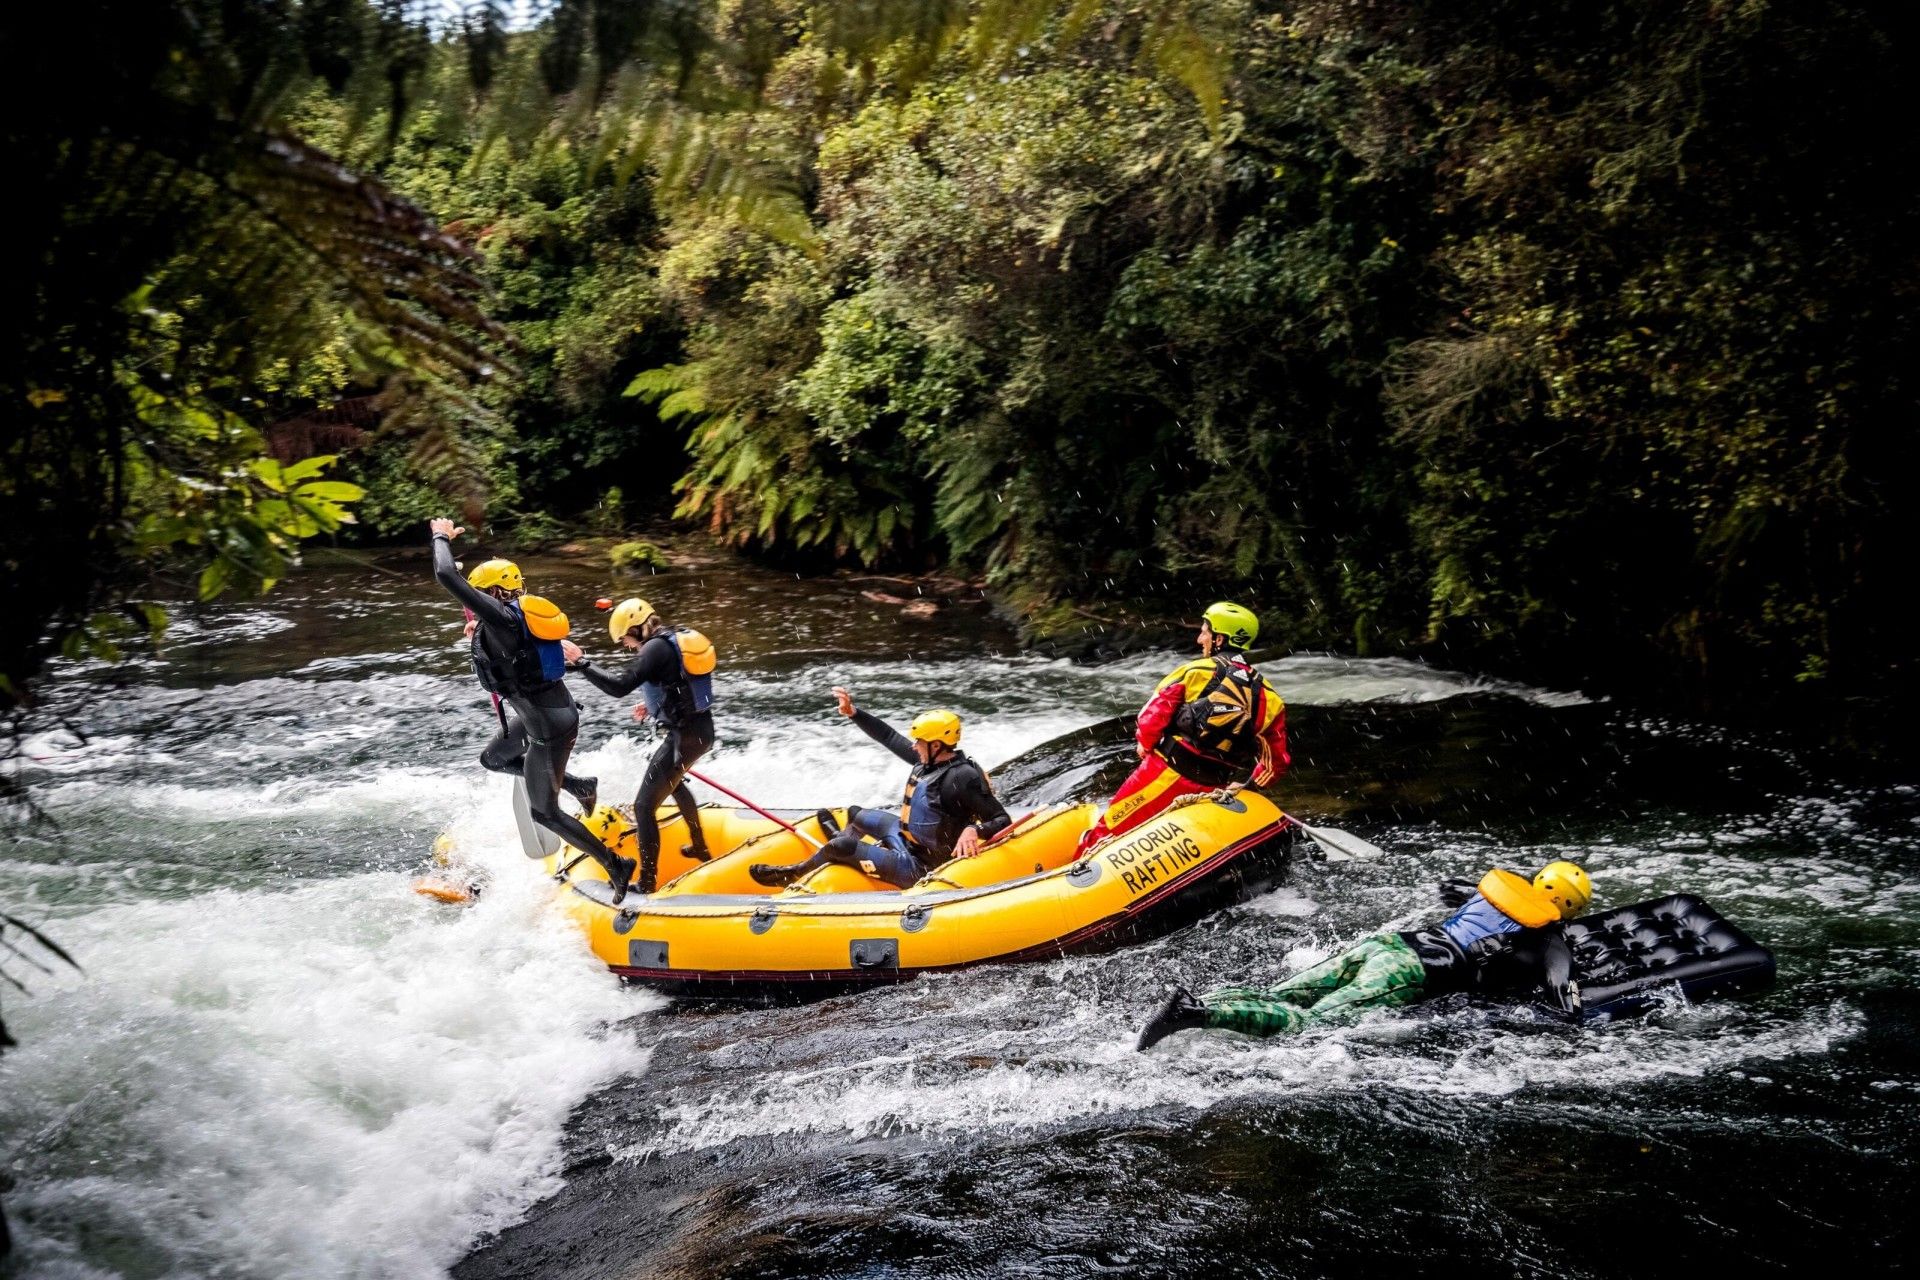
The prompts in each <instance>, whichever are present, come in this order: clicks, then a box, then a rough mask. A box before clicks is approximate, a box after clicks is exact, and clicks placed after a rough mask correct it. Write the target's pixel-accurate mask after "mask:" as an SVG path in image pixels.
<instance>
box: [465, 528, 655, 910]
mask: <svg viewBox="0 0 1920 1280" xmlns="http://www.w3.org/2000/svg"><path fill="white" fill-rule="evenodd" d="M427 527H428V528H429V529H431V530H432V532H433V576H434V577H435V578H436V579H438V580H439V582H440V585H441V586H443V587H445V588H446V589H447V590H448V592H450V593H451V594H452V595H453V598H454V599H456V600H458V601H459V602H460V603H461V604H463V605H465V606H466V607H467V609H468V611H469V612H470V613H472V614H473V617H474V621H475V624H476V625H475V626H474V628H473V632H472V635H473V669H474V673H475V674H476V675H478V676H479V677H480V684H481V686H482V687H483V688H485V689H486V690H487V691H488V692H489V693H493V694H497V695H498V696H499V697H500V698H501V699H502V700H503V701H504V702H505V704H506V705H507V706H508V707H511V708H512V709H513V713H512V714H511V715H508V714H507V713H506V712H505V711H501V712H500V734H499V736H498V737H496V738H494V740H493V741H492V742H490V743H488V744H487V748H486V750H485V751H483V752H481V753H480V763H481V764H482V765H484V766H485V767H486V768H488V769H490V770H492V771H493V772H495V773H511V774H513V775H515V776H516V777H521V778H524V779H526V784H527V808H528V811H529V812H530V813H532V815H533V820H534V821H535V822H537V823H539V824H540V825H541V826H543V827H545V828H546V829H547V830H549V831H551V832H553V833H554V834H555V835H557V836H559V837H560V838H561V839H562V840H565V841H566V842H567V843H568V844H570V845H572V846H573V847H574V848H576V849H578V850H580V851H581V852H582V853H585V854H587V855H588V856H590V857H591V858H592V859H593V860H594V861H595V862H597V863H599V864H600V866H601V867H602V868H603V869H605V871H606V873H607V881H608V883H610V884H611V885H612V886H613V900H614V901H615V902H619V901H620V900H621V899H622V898H624V897H626V893H627V883H628V881H630V880H632V879H633V870H634V861H633V859H632V858H623V857H621V856H620V855H618V854H616V853H614V852H612V851H611V850H610V849H608V848H607V847H606V846H605V845H604V844H602V843H600V841H599V839H598V838H597V837H596V836H595V835H594V834H593V832H591V831H589V830H588V829H587V828H586V827H585V826H584V825H582V824H581V822H580V820H579V819H577V818H575V817H573V816H572V815H570V814H568V813H566V812H565V811H564V810H562V809H561V808H560V792H561V791H562V790H565V791H567V792H568V793H569V794H571V795H572V796H573V797H574V798H575V799H576V800H578V801H579V802H580V808H581V810H582V812H585V813H592V812H593V810H594V807H595V805H596V802H597V800H598V796H597V795H596V794H595V789H596V783H595V780H594V779H592V778H576V777H574V776H572V775H571V774H569V773H568V772H567V757H568V756H570V755H572V754H573V743H574V739H575V738H577V737H579V735H580V708H579V706H578V705H576V704H575V702H574V700H573V695H572V694H570V693H568V692H567V685H566V680H565V678H564V677H565V675H566V667H565V657H564V655H563V653H562V651H561V644H562V642H563V641H564V639H565V636H566V633H567V616H566V615H565V614H563V613H561V612H560V611H559V610H558V609H557V608H555V607H554V606H553V605H552V604H551V603H549V602H548V601H546V600H543V599H541V598H540V597H539V596H529V595H527V594H525V586H526V582H525V579H524V578H523V577H522V576H521V573H520V568H519V566H518V565H516V564H514V563H513V562H512V561H510V560H488V561H486V562H485V563H483V564H480V565H477V566H475V568H474V570H473V572H472V573H471V574H469V575H468V576H467V577H466V578H462V577H461V576H460V569H459V567H458V566H457V565H455V564H454V562H453V540H454V539H455V538H457V537H459V536H460V535H461V534H462V533H463V532H465V531H464V530H462V529H458V528H456V527H454V523H453V521H451V520H447V519H435V520H431V521H428V524H427Z"/></svg>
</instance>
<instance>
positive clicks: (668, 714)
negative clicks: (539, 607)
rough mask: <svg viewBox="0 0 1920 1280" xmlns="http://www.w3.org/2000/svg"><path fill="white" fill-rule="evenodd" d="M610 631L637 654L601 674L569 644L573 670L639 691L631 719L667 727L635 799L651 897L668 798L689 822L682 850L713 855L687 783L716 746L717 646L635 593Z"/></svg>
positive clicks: (699, 856) (644, 887)
mask: <svg viewBox="0 0 1920 1280" xmlns="http://www.w3.org/2000/svg"><path fill="white" fill-rule="evenodd" d="M607 630H608V631H609V632H611V633H612V635H613V638H614V640H615V642H616V643H618V644H620V645H622V646H624V647H625V648H628V649H631V650H633V659H632V661H630V662H628V663H627V665H626V667H625V669H624V670H621V671H618V672H611V671H602V670H601V669H600V668H598V667H596V666H594V665H593V663H591V662H589V661H587V660H586V659H585V658H584V657H582V655H581V653H580V649H579V646H577V645H575V644H572V643H571V642H569V643H567V644H566V645H565V646H563V648H564V650H565V654H566V658H567V663H568V665H569V667H570V669H571V670H574V671H578V672H579V673H580V674H581V675H583V676H585V677H586V678H587V679H588V680H589V681H590V682H591V683H592V684H593V686H594V687H595V688H596V689H598V690H600V692H602V693H605V694H610V695H612V696H613V697H616V698H624V697H626V696H627V695H628V694H630V693H632V692H633V691H634V690H635V689H638V690H640V696H641V699H642V701H641V703H640V704H639V705H638V706H636V707H634V709H633V718H634V719H635V720H639V721H645V720H647V719H649V718H651V719H652V720H653V721H654V722H655V723H656V724H658V725H660V727H661V728H663V729H665V730H666V738H665V739H664V740H663V741H662V742H661V743H660V745H659V746H658V747H656V748H654V752H653V758H652V759H651V760H649V761H648V762H647V772H646V775H645V776H644V777H643V778H641V780H640V790H639V791H638V792H636V793H635V794H634V797H633V826H634V830H635V832H636V833H637V834H638V836H639V840H640V879H639V885H640V892H641V893H652V892H653V890H654V887H655V884H654V882H655V880H656V879H657V878H658V877H659V874H660V818H659V814H658V813H657V810H658V809H659V807H660V806H661V805H662V804H664V803H666V799H667V797H668V796H669V795H671V796H672V797H673V800H674V803H675V804H676V805H678V806H679V808H680V816H681V817H682V818H683V819H684V820H685V821H686V824H687V836H688V840H689V843H688V844H687V845H686V846H685V847H684V848H683V850H682V852H684V853H685V854H686V855H687V856H688V857H690V858H693V859H695V860H696V861H699V862H705V861H706V860H707V858H708V856H709V855H708V853H707V837H706V833H705V832H703V831H702V830H701V829H700V806H699V805H698V804H697V803H696V802H695V801H694V798H693V792H692V790H690V789H689V788H688V786H687V770H689V769H691V768H692V767H693V766H694V763H695V762H696V761H698V760H699V759H700V757H701V756H704V755H705V754H707V752H708V751H709V750H711V749H712V747H713V670H714V667H715V665H716V660H715V657H714V652H713V642H712V641H711V640H708V639H707V638H706V637H705V636H703V635H701V634H700V633H699V632H698V631H695V630H693V629H692V628H691V627H673V626H669V625H668V624H667V621H666V619H664V618H662V617H661V616H660V615H659V613H658V612H657V611H655V609H654V607H653V606H652V605H650V604H648V603H647V602H646V601H645V600H642V599H640V598H639V597H638V596H635V597H633V598H631V599H627V600H622V601H621V602H620V603H619V604H617V605H615V606H614V609H613V613H612V615H611V616H610V617H609V618H608V619H607Z"/></svg>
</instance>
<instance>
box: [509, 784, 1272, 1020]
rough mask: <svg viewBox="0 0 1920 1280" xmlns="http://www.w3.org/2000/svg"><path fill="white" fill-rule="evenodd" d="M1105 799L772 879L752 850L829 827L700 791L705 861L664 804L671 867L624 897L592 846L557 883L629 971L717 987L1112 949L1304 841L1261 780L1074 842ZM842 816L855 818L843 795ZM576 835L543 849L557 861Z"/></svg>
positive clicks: (763, 850)
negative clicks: (773, 886)
mask: <svg viewBox="0 0 1920 1280" xmlns="http://www.w3.org/2000/svg"><path fill="white" fill-rule="evenodd" d="M1092 813H1093V806H1091V805H1075V806H1060V807H1055V808H1050V809H1044V810H1040V811H1038V812H1035V813H1030V814H1028V815H1027V816H1026V817H1024V818H1022V819H1020V820H1019V821H1018V822H1016V823H1015V824H1014V825H1013V826H1012V827H1011V828H1009V829H1008V830H1007V831H1006V832H1004V833H1003V834H1002V835H1001V836H1000V838H999V839H997V840H995V841H994V842H993V843H992V844H990V845H987V846H985V847H984V848H983V849H982V850H981V852H980V853H979V854H978V855H976V856H975V857H972V858H956V859H954V860H953V861H951V862H948V863H947V864H945V865H944V866H942V867H939V868H937V869H935V870H934V871H933V872H931V873H929V874H928V875H927V876H926V877H925V878H924V879H922V880H921V881H920V882H919V883H918V884H916V885H914V886H913V887H912V888H911V889H907V890H905V891H904V892H903V891H901V890H898V889H895V888H893V887H892V886H890V885H887V884H886V883H884V882H883V881H880V880H876V879H872V878H869V877H868V876H865V875H863V874H861V873H860V872H859V871H857V870H855V869H854V868H851V867H842V866H837V865H829V866H825V867H822V868H820V869H819V870H818V871H815V872H813V873H812V874H811V875H809V876H807V877H806V878H805V879H804V880H801V881H799V882H797V883H795V884H793V885H791V886H789V887H787V888H786V889H783V890H780V891H777V892H775V891H769V890H768V889H766V888H764V887H762V886H761V885H759V884H757V883H755V881H754V880H753V878H752V876H751V875H750V874H749V873H748V868H749V867H750V866H751V865H752V864H753V863H756V862H772V863H788V862H796V861H799V860H800V859H802V858H804V857H805V856H806V855H807V853H808V852H809V851H810V850H811V848H812V845H811V844H810V843H809V842H808V838H811V839H812V840H819V839H820V838H821V834H822V833H821V831H820V827H819V822H818V820H817V819H816V818H815V817H813V816H812V815H807V816H805V817H804V818H801V817H799V816H793V817H791V818H790V819H789V820H790V821H791V822H792V824H793V826H794V827H796V828H797V829H798V831H799V832H801V833H803V834H795V833H794V832H791V831H788V830H785V829H783V828H782V827H781V826H780V825H779V824H777V823H775V822H773V821H771V820H769V819H767V818H763V817H760V816H757V815H755V814H752V813H750V812H745V811H740V810H732V809H724V808H703V809H701V811H700V823H701V828H702V830H703V832H704V833H705V836H706V841H707V846H708V847H709V848H710V849H712V850H714V851H715V856H714V858H713V859H712V861H710V862H704V863H702V862H695V861H693V860H692V859H690V858H687V857H686V856H685V855H684V854H683V853H682V852H681V848H682V846H683V845H684V844H685V843H686V833H685V830H684V828H683V825H682V822H683V820H682V819H681V818H680V816H679V813H678V811H677V810H662V811H661V813H660V818H661V855H662V856H661V867H660V875H661V879H662V881H663V882H664V883H663V884H662V886H661V888H660V889H659V890H658V891H657V892H655V893H653V894H651V895H648V896H645V897H641V896H639V895H637V894H631V893H630V894H629V895H628V897H627V899H626V900H625V901H624V902H622V903H621V904H620V905H619V906H618V907H615V906H613V905H612V903H611V901H610V899H611V896H612V895H611V890H610V887H609V886H608V884H607V881H606V878H605V876H604V875H603V873H602V872H601V871H600V868H599V867H598V865H596V864H595V863H594V862H593V861H592V860H591V859H582V860H580V861H579V862H578V864H577V865H576V866H575V867H574V869H573V871H572V872H571V873H569V877H568V879H567V880H566V883H565V887H564V888H563V890H562V893H563V899H562V900H563V903H564V906H565V910H566V911H567V912H568V913H569V914H571V915H572V916H573V918H574V919H575V920H576V921H577V922H578V923H579V925H580V927H581V929H582V930H583V931H584V932H585V933H586V935H587V938H588V941H589V943H590V945H591V946H592V947H593V951H594V954H595V955H597V956H599V957H600V958H601V959H602V960H604V961H606V963H607V967H608V968H610V969H611V970H613V972H614V973H616V974H619V975H620V976H621V977H622V978H626V979H630V980H634V981H638V982H643V983H646V984H648V985H655V986H663V987H669V988H676V989H688V988H698V989H700V990H701V992H702V993H705V994H748V993H749V989H762V988H768V987H775V988H778V987H788V986H792V985H795V984H834V983H863V982H876V981H878V982H885V981H897V980H900V979H902V978H906V977H910V976H912V975H913V974H914V973H917V972H919V971H921V970H925V969H945V968H953V967H957V966H961V965H969V964H977V963H979V962H981V961H986V960H1035V959H1050V958H1053V957H1056V956H1060V955H1065V954H1069V953H1073V952H1083V951H1100V950H1106V949H1109V948H1112V947H1115V946H1120V945H1123V944H1125V943H1128V942H1132V941H1136V940H1138V939H1141V938H1146V937H1151V936H1154V935H1157V934H1160V933H1165V932H1167V931H1169V930H1171V929H1175V928H1178V927H1180V926H1181V925H1183V924H1186V923H1188V922H1190V921H1192V920H1194V919H1197V918H1199V917H1200V916H1201V915H1204V914H1206V913H1207V912H1209V911H1212V910H1215V909H1217V908H1219V907H1221V906H1224V905H1226V904H1228V903H1230V902H1235V901H1239V900H1240V899H1242V898H1244V897H1246V896H1248V895H1249V894H1251V893H1254V892H1257V891H1258V890H1260V889H1262V888H1264V887H1266V886H1267V885H1269V884H1271V883H1272V882H1273V881H1274V880H1275V879H1276V878H1277V877H1278V875H1279V873H1280V871H1281V870H1282V869H1283V867H1284V864H1285V859H1286V855H1287V853H1288V851H1289V850H1290V848H1291V845H1292V833H1291V831H1290V828H1291V827H1292V825H1293V823H1292V820H1291V819H1290V818H1288V817H1287V815H1285V814H1284V813H1282V812H1280V810H1279V809H1278V808H1276V807H1275V806H1274V804H1273V803H1272V802H1271V801H1269V800H1268V799H1266V798H1265V797H1264V796H1261V795H1258V794H1256V793H1253V792H1241V793H1238V794H1235V795H1231V796H1223V795H1218V794H1216V795H1214V796H1211V797H1204V798H1198V799H1196V800H1195V801H1194V802H1191V803H1188V804H1185V805H1183V806H1181V807H1178V808H1175V809H1172V810H1169V811H1168V812H1167V813H1165V814H1163V815H1162V816H1161V817H1159V818H1158V819H1156V820H1154V821H1152V822H1149V823H1147V824H1145V825H1144V826H1141V827H1138V828H1136V829H1134V830H1132V831H1129V832H1127V833H1126V834H1125V835H1122V836H1118V837H1114V838H1111V839H1109V840H1107V841H1106V842H1104V843H1103V844H1101V845H1100V846H1098V847H1096V848H1095V849H1094V850H1093V852H1092V853H1091V854H1090V856H1088V857H1086V858H1084V859H1080V860H1078V861H1076V860H1075V859H1074V847H1075V845H1076V844H1077V842H1078V841H1079V838H1080V835H1081V833H1082V832H1084V831H1085V830H1086V829H1087V825H1088V822H1089V820H1090V818H1091V817H1092ZM835 817H836V819H838V820H840V821H844V820H845V815H844V813H840V812H836V814H835ZM591 825H594V826H595V827H597V828H599V829H600V830H601V831H602V832H604V834H603V836H602V838H603V839H609V840H610V843H613V844H615V846H616V847H617V848H618V850H619V852H621V853H622V854H625V855H626V856H628V857H632V856H634V854H635V849H634V847H633V844H634V838H633V831H632V824H631V823H630V822H629V821H628V819H627V818H626V817H625V815H623V814H619V813H618V812H616V811H613V810H610V809H608V808H606V807H603V808H602V809H600V810H599V811H598V812H597V813H595V814H594V816H593V822H592V824H591ZM573 859H574V852H573V850H571V849H562V850H561V852H560V854H559V855H557V856H555V857H552V858H548V859H547V860H546V863H545V865H546V867H547V870H548V872H549V873H550V874H551V873H556V872H558V871H559V869H560V868H561V867H563V866H564V865H565V864H566V863H567V862H570V861H573Z"/></svg>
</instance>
